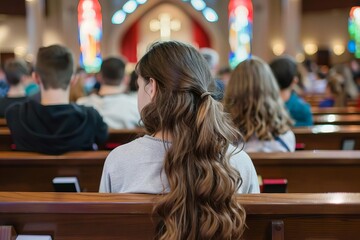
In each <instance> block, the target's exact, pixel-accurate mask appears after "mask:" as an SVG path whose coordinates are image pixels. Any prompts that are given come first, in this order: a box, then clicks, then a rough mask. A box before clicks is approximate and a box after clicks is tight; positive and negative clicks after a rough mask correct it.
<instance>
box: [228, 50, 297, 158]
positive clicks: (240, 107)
mask: <svg viewBox="0 0 360 240" xmlns="http://www.w3.org/2000/svg"><path fill="white" fill-rule="evenodd" d="M224 105H225V110H226V111H227V112H229V113H230V114H231V118H232V120H233V122H234V124H235V126H237V127H238V129H239V130H240V131H241V133H242V134H243V136H244V139H245V142H246V143H245V151H247V152H293V151H295V135H294V133H293V132H292V131H291V126H292V124H293V121H292V120H291V118H290V116H289V114H288V112H287V111H286V109H285V105H284V102H283V100H282V99H281V97H280V90H279V86H278V84H277V82H276V79H275V77H274V75H273V73H272V71H271V69H270V67H269V65H268V64H267V63H266V62H264V61H263V60H262V59H260V58H258V57H254V56H253V57H252V58H249V59H246V60H245V61H243V62H241V63H240V64H239V65H238V66H237V67H236V68H235V69H234V71H233V72H232V74H231V78H230V81H229V83H228V86H227V88H226V92H225V97H224Z"/></svg>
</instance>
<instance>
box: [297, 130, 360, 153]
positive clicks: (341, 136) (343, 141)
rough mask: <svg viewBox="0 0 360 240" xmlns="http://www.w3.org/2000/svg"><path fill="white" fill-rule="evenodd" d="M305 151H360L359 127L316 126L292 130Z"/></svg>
mask: <svg viewBox="0 0 360 240" xmlns="http://www.w3.org/2000/svg"><path fill="white" fill-rule="evenodd" d="M292 130H293V132H294V134H295V138H296V142H297V143H302V144H304V145H305V147H304V150H316V149H317V150H360V126H359V125H346V126H340V125H330V124H329V125H328V124H325V125H315V126H313V127H297V128H293V129H292Z"/></svg>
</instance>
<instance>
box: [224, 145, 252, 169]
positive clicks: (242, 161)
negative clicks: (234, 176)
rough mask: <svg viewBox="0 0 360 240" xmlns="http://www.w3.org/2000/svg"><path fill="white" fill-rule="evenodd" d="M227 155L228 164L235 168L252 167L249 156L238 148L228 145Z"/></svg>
mask: <svg viewBox="0 0 360 240" xmlns="http://www.w3.org/2000/svg"><path fill="white" fill-rule="evenodd" d="M227 153H228V154H231V155H230V156H231V157H230V163H231V164H232V165H233V166H234V167H236V168H244V167H248V166H252V165H253V163H252V161H251V158H250V156H249V155H248V154H247V153H246V152H245V150H244V149H242V148H240V147H236V146H234V145H230V146H229V148H228V151H227Z"/></svg>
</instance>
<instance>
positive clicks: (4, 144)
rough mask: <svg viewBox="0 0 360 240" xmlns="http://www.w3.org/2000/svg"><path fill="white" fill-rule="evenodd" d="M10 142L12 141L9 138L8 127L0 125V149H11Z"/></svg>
mask: <svg viewBox="0 0 360 240" xmlns="http://www.w3.org/2000/svg"><path fill="white" fill-rule="evenodd" d="M12 143H13V141H12V138H11V134H10V130H9V128H7V127H1V126H0V151H9V150H11V149H12V147H11V145H12Z"/></svg>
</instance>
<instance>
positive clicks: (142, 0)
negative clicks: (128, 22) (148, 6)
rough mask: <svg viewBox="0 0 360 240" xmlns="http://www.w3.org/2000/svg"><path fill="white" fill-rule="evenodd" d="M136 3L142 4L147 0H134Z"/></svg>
mask: <svg viewBox="0 0 360 240" xmlns="http://www.w3.org/2000/svg"><path fill="white" fill-rule="evenodd" d="M136 2H137V3H138V4H144V3H146V2H147V0H136Z"/></svg>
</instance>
